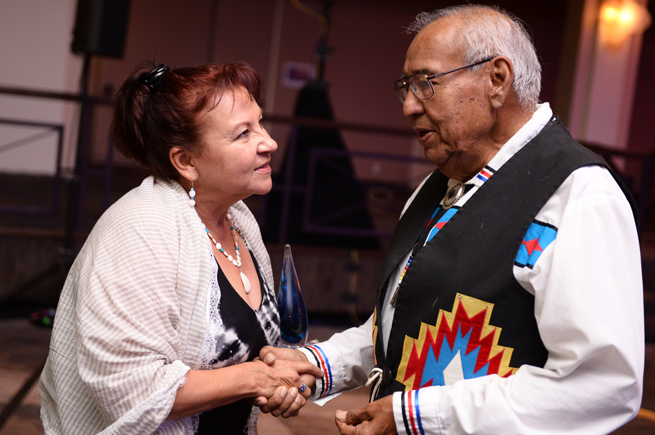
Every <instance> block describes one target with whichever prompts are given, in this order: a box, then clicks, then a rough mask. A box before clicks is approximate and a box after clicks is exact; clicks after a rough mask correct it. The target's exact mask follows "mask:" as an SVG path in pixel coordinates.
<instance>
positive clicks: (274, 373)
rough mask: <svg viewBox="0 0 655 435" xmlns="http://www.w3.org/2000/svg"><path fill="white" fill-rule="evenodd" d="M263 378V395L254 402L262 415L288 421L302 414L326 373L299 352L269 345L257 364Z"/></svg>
mask: <svg viewBox="0 0 655 435" xmlns="http://www.w3.org/2000/svg"><path fill="white" fill-rule="evenodd" d="M254 363H255V364H258V365H259V370H260V373H261V374H262V375H264V376H263V383H262V393H263V394H262V395H260V396H258V397H256V398H253V399H251V400H250V403H251V404H253V405H255V406H258V407H259V408H260V409H261V411H262V412H265V413H270V414H272V415H274V416H276V417H279V416H282V417H284V418H288V417H294V416H296V415H298V413H299V411H300V408H302V407H303V406H305V404H306V403H307V399H308V398H309V397H310V396H311V395H312V392H313V391H314V389H315V387H316V378H320V377H323V372H322V370H321V369H320V368H318V367H317V366H316V365H314V364H312V363H311V362H309V361H308V360H307V357H305V354H304V353H302V352H300V351H299V350H296V349H290V348H283V347H273V346H265V347H264V348H262V350H261V351H260V352H259V358H257V359H256V360H255V361H254Z"/></svg>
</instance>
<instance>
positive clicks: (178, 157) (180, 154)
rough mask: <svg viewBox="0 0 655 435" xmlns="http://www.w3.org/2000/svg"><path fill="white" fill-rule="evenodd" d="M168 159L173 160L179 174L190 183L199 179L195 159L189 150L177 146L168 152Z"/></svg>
mask: <svg viewBox="0 0 655 435" xmlns="http://www.w3.org/2000/svg"><path fill="white" fill-rule="evenodd" d="M168 158H169V159H170V160H171V163H172V164H173V167H174V168H175V169H177V172H179V173H180V175H181V176H182V177H184V178H186V179H187V180H189V181H195V180H197V179H198V170H197V168H196V166H195V163H194V159H193V158H192V155H191V153H190V152H189V151H188V150H185V149H184V148H182V147H179V146H175V147H173V148H171V150H170V151H169V152H168Z"/></svg>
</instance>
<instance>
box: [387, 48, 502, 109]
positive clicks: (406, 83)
mask: <svg viewBox="0 0 655 435" xmlns="http://www.w3.org/2000/svg"><path fill="white" fill-rule="evenodd" d="M494 58H496V56H491V57H488V58H486V59H482V60H480V61H478V62H474V63H472V64H470V65H465V66H460V67H459V68H455V69H451V70H450V71H446V72H442V73H439V74H432V75H427V74H425V73H420V72H419V73H415V74H412V75H411V76H406V77H402V78H400V79H398V80H396V81H395V82H393V85H394V86H393V90H394V92H395V93H396V96H397V97H398V99H399V100H400V102H401V103H403V104H405V100H406V99H407V94H408V93H409V90H410V89H411V91H412V94H414V96H415V97H416V98H418V99H419V100H427V99H429V98H431V97H432V96H434V86H433V85H432V80H434V79H436V78H439V77H443V76H445V75H446V74H450V73H454V72H457V71H460V70H463V69H467V68H472V67H474V66H478V65H482V64H483V63H487V62H489V61H490V60H493V59H494ZM417 75H424V76H425V80H426V81H427V82H428V83H429V84H430V89H431V90H432V93H431V94H430V95H429V96H427V97H424V98H421V97H419V96H418V95H416V92H415V91H414V89H413V88H412V86H411V85H410V83H409V81H410V80H411V78H412V77H414V76H417ZM400 83H402V86H398V85H399V84H400ZM401 89H405V95H404V96H401V95H400V94H399V91H400V90H401Z"/></svg>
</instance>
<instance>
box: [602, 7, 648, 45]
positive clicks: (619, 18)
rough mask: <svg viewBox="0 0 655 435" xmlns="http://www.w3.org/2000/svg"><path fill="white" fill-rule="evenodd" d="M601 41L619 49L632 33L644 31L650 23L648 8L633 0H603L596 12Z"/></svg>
mask: <svg viewBox="0 0 655 435" xmlns="http://www.w3.org/2000/svg"><path fill="white" fill-rule="evenodd" d="M598 22H599V26H598V30H599V35H600V40H601V42H602V43H603V44H604V45H605V46H606V47H608V48H610V49H619V48H621V46H623V44H624V43H625V42H626V41H627V40H628V38H630V37H631V36H632V35H636V34H639V33H642V32H644V31H645V30H646V29H647V28H648V27H649V26H650V24H651V16H650V13H648V10H647V9H646V8H645V7H644V6H643V5H642V4H640V3H638V2H637V1H635V0H605V1H603V2H602V4H601V6H600V12H599V14H598Z"/></svg>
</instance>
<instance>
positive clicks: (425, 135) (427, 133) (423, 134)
mask: <svg viewBox="0 0 655 435" xmlns="http://www.w3.org/2000/svg"><path fill="white" fill-rule="evenodd" d="M433 133H434V130H428V129H423V128H417V129H416V134H417V135H418V141H419V142H420V143H423V142H425V141H426V140H428V139H429V138H430V137H431V136H432V134H433Z"/></svg>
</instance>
